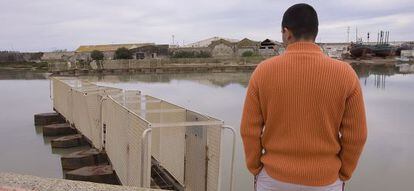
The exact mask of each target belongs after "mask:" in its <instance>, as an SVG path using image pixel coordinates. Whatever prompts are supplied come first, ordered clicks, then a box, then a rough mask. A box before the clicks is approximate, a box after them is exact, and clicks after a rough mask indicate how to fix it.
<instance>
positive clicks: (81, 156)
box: [60, 149, 109, 170]
mask: <svg viewBox="0 0 414 191" xmlns="http://www.w3.org/2000/svg"><path fill="white" fill-rule="evenodd" d="M60 161H61V163H62V168H63V169H64V170H74V169H78V168H82V167H85V166H93V165H100V164H109V162H108V156H107V155H106V153H104V152H100V151H98V150H97V149H88V150H82V151H76V152H73V153H70V154H68V155H64V156H62V157H61V158H60Z"/></svg>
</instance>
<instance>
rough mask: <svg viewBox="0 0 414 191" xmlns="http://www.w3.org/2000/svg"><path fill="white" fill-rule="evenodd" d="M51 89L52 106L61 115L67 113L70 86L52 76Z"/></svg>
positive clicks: (66, 114)
mask: <svg viewBox="0 0 414 191" xmlns="http://www.w3.org/2000/svg"><path fill="white" fill-rule="evenodd" d="M51 80H52V86H53V88H52V91H53V108H54V109H55V110H56V111H58V112H59V113H60V114H62V115H63V116H65V117H67V116H68V115H69V109H70V108H69V107H70V106H71V105H70V104H69V103H68V100H69V96H70V94H69V93H70V90H71V86H70V85H69V84H67V83H65V82H63V81H61V80H59V79H57V78H52V79H51Z"/></svg>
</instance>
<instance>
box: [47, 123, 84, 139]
mask: <svg viewBox="0 0 414 191" xmlns="http://www.w3.org/2000/svg"><path fill="white" fill-rule="evenodd" d="M71 134H76V129H74V128H72V127H71V126H70V125H69V123H58V124H51V125H46V126H44V127H43V135H44V136H61V135H71Z"/></svg>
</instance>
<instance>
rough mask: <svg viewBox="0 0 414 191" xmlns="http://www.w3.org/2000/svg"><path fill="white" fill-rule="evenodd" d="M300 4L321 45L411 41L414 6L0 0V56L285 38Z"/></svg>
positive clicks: (252, 0)
mask: <svg viewBox="0 0 414 191" xmlns="http://www.w3.org/2000/svg"><path fill="white" fill-rule="evenodd" d="M298 2H306V3H309V4H311V5H312V6H314V7H315V9H316V11H317V12H318V15H319V23H320V27H319V36H318V38H317V41H323V42H344V41H346V40H347V32H346V31H347V30H346V29H347V27H348V26H350V27H351V33H350V38H351V40H354V39H355V28H356V27H358V31H359V34H360V36H363V37H364V40H365V37H366V33H367V32H371V33H372V35H371V41H372V40H374V41H376V34H377V32H378V30H381V29H382V30H389V31H391V41H394V40H396V41H399V40H414V2H413V0H334V1H331V0H325V1H285V0H284V1H281V0H280V1H279V0H207V1H197V0H0V24H1V29H0V50H16V51H53V50H57V49H68V50H74V49H76V48H77V47H78V46H79V45H86V44H108V43H136V42H155V43H168V44H171V43H172V35H174V36H175V42H176V43H179V44H180V45H182V44H183V43H185V44H188V43H191V42H195V41H198V40H202V39H206V38H210V37H213V36H220V37H226V38H236V39H242V38H244V37H247V38H251V39H253V40H264V39H266V38H271V39H274V40H277V41H280V40H281V35H280V23H281V18H282V15H283V13H284V11H285V10H286V9H287V8H288V7H289V6H291V5H293V4H295V3H298Z"/></svg>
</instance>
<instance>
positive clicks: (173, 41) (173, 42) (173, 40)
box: [172, 35, 175, 45]
mask: <svg viewBox="0 0 414 191" xmlns="http://www.w3.org/2000/svg"><path fill="white" fill-rule="evenodd" d="M174 38H175V36H174V35H172V44H173V45H175V39H174Z"/></svg>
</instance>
